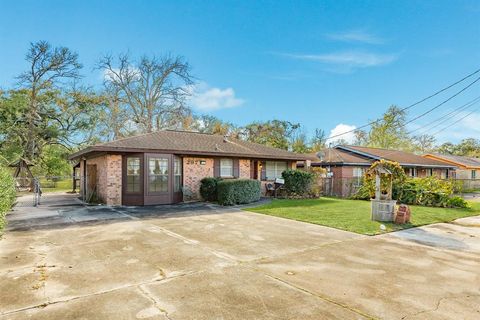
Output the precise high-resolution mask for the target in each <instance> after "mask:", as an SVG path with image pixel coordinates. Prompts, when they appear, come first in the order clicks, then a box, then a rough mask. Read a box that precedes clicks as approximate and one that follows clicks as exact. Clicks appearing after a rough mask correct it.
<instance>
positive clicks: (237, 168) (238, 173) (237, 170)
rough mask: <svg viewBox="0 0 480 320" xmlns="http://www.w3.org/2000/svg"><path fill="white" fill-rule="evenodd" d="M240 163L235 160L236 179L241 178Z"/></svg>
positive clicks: (234, 174)
mask: <svg viewBox="0 0 480 320" xmlns="http://www.w3.org/2000/svg"><path fill="white" fill-rule="evenodd" d="M239 165H240V164H239V161H238V159H233V176H234V177H235V178H238V177H240V168H239Z"/></svg>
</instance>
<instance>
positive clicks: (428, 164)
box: [297, 145, 456, 197]
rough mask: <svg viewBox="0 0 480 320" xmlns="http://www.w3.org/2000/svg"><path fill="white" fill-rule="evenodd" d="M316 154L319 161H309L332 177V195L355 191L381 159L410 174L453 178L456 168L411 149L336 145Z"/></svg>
mask: <svg viewBox="0 0 480 320" xmlns="http://www.w3.org/2000/svg"><path fill="white" fill-rule="evenodd" d="M317 157H318V160H313V161H311V162H310V163H308V162H306V163H307V165H308V164H309V165H311V166H312V167H322V168H325V169H326V170H327V172H329V174H328V176H329V177H330V178H331V182H332V186H331V188H332V194H334V195H337V196H343V197H346V196H350V195H351V194H352V190H353V189H355V187H358V186H359V185H360V183H361V182H362V178H363V175H364V173H365V171H366V170H367V169H368V168H369V167H370V166H371V164H372V163H373V162H375V161H378V160H380V159H385V160H390V161H396V162H398V163H399V164H400V165H401V166H402V167H403V168H404V170H405V173H406V174H407V175H409V176H411V177H427V176H436V177H438V178H442V179H448V178H452V177H454V175H455V169H456V166H455V165H452V164H448V163H445V162H441V161H438V160H435V159H428V158H425V157H421V156H418V155H415V154H413V153H409V152H404V151H399V150H390V149H380V148H368V147H359V146H342V145H341V146H336V147H334V148H329V149H325V150H324V151H322V152H320V153H319V154H317ZM304 165H305V164H304V163H303V162H299V163H298V164H297V166H298V167H303V166H304Z"/></svg>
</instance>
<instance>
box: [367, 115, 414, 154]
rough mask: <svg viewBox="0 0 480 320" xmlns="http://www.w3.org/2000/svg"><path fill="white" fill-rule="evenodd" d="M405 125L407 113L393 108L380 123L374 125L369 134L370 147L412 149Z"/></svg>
mask: <svg viewBox="0 0 480 320" xmlns="http://www.w3.org/2000/svg"><path fill="white" fill-rule="evenodd" d="M405 123H406V113H405V111H403V110H401V109H400V108H398V107H396V106H391V107H390V108H388V110H387V111H386V112H385V114H384V115H383V117H382V118H381V119H380V120H379V121H376V122H375V123H373V124H372V126H371V129H370V132H369V133H368V143H367V144H368V146H369V147H375V148H386V149H400V150H409V149H411V142H410V138H409V136H408V134H407V131H406V129H405Z"/></svg>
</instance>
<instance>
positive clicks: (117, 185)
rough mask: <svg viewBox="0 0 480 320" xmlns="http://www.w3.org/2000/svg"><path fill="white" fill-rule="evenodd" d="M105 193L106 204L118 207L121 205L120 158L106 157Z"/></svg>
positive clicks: (115, 156) (116, 156) (117, 156)
mask: <svg viewBox="0 0 480 320" xmlns="http://www.w3.org/2000/svg"><path fill="white" fill-rule="evenodd" d="M106 183H107V191H106V201H105V202H106V204H108V205H112V206H113V205H115V206H119V205H121V204H122V156H121V155H113V154H111V155H108V156H107V181H106Z"/></svg>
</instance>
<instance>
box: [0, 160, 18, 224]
mask: <svg viewBox="0 0 480 320" xmlns="http://www.w3.org/2000/svg"><path fill="white" fill-rule="evenodd" d="M14 203H15V180H14V179H13V178H12V175H11V174H10V172H9V171H8V170H7V169H5V168H3V167H0V231H1V230H3V228H4V227H5V215H6V214H7V212H8V211H9V210H10V209H11V208H12V206H13V204H14Z"/></svg>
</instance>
